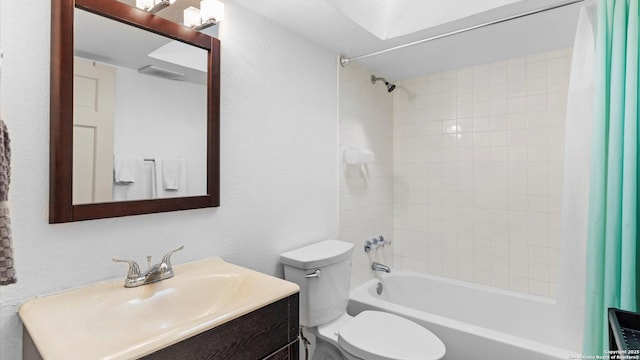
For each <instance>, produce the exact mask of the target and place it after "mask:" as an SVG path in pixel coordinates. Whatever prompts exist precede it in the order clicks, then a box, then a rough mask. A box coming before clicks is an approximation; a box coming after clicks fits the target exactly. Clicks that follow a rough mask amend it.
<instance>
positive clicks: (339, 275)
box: [280, 240, 353, 327]
mask: <svg viewBox="0 0 640 360" xmlns="http://www.w3.org/2000/svg"><path fill="white" fill-rule="evenodd" d="M352 251H353V244H351V243H348V242H344V241H338V240H325V241H322V242H319V243H316V244H312V245H309V246H305V247H302V248H299V249H296V250H292V251H289V252H286V253H284V254H281V255H280V261H281V262H282V263H283V264H284V277H285V279H286V280H288V281H291V282H294V283H296V284H298V285H299V286H300V325H303V326H307V327H312V326H317V325H320V324H323V323H326V322H328V321H331V320H333V319H336V318H337V317H339V316H340V315H342V314H344V313H345V311H346V309H347V302H348V301H349V286H350V280H351V253H352ZM317 270H319V271H317ZM315 274H317V276H315Z"/></svg>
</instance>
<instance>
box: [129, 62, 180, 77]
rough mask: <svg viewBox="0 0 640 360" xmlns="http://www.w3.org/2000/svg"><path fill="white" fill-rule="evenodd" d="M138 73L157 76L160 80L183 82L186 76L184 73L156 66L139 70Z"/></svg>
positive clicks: (148, 66)
mask: <svg viewBox="0 0 640 360" xmlns="http://www.w3.org/2000/svg"><path fill="white" fill-rule="evenodd" d="M138 72H139V73H140V74H145V75H151V76H156V77H159V78H163V79H169V80H182V79H183V78H184V74H182V73H179V72H176V71H171V70H168V69H163V68H161V67H158V66H155V65H147V66H145V67H141V68H140V69H138Z"/></svg>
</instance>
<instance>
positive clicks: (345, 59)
mask: <svg viewBox="0 0 640 360" xmlns="http://www.w3.org/2000/svg"><path fill="white" fill-rule="evenodd" d="M583 1H585V0H572V1H569V2H566V3H562V4H558V5H552V6H548V7H544V8H539V9H536V10H531V11H527V12H524V13H520V14H516V15H511V16H507V17H504V18H501V19H497V20H491V21H488V22H485V23H482V24H478V25H473V26H470V27H466V28H463V29H459V30H454V31H450V32H448V33H444V34H440V35H436V36H432V37H428V38H426V39H422V40H418V41H413V42H410V43H407V44H403V45H398V46H394V47H390V48H388V49H384V50H379V51H375V52H372V53H369V54H364V55H360V56H355V57H352V58H348V57H346V56H340V65H342V66H347V65H348V64H349V63H350V62H352V61H357V60H361V59H365V58H368V57H372V56H377V55H382V54H385V53H388V52H391V51H396V50H400V49H404V48H407V47H411V46H414V45H419V44H422V43H426V42H429V41H432V40H437V39H442V38H444V37H447V36H451V35H456V34H460V33H463V32H467V31H471V30H475V29H480V28H483V27H486V26H490V25H495V24H500V23H503V22H507V21H510V20H515V19H519V18H522V17H525V16H529V15H535V14H538V13H542V12H545V11H549V10H555V9H558V8H561V7H565V6H569V5H573V4H576V3H579V2H583Z"/></svg>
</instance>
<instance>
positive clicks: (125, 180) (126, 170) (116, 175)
mask: <svg viewBox="0 0 640 360" xmlns="http://www.w3.org/2000/svg"><path fill="white" fill-rule="evenodd" d="M135 165H136V160H135V159H131V158H124V157H121V156H114V159H113V179H114V181H115V183H116V184H118V185H126V184H131V183H134V182H136V177H135V171H136V167H135Z"/></svg>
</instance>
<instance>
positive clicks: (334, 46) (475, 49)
mask: <svg viewBox="0 0 640 360" xmlns="http://www.w3.org/2000/svg"><path fill="white" fill-rule="evenodd" d="M231 1H233V2H235V3H238V4H240V5H242V6H244V7H246V8H247V9H249V10H252V11H254V12H256V13H258V14H260V15H263V16H265V17H266V18H268V19H271V20H273V21H274V22H276V23H278V24H280V25H282V26H284V27H286V28H288V29H290V30H292V31H293V32H295V33H298V34H299V35H300V36H302V37H305V38H307V39H309V40H311V41H313V42H315V43H318V44H320V45H322V46H324V47H326V48H328V49H330V50H332V51H333V52H335V53H336V54H342V55H345V56H346V57H356V56H360V55H363V54H367V53H370V52H374V51H378V50H382V49H386V48H390V47H393V46H398V45H402V44H406V43H409V42H413V41H417V40H421V39H424V38H427V37H431V36H434V35H439V34H442V33H446V32H449V31H453V30H458V29H461V28H465V27H468V26H473V25H477V24H480V23H484V22H487V21H492V20H497V19H500V18H503V17H506V16H512V15H517V14H520V13H523V12H527V11H532V10H536V9H539V8H543V7H547V6H551V5H558V4H563V3H567V2H568V0H304V1H300V0H226V2H231ZM580 6H581V5H580V3H578V4H574V5H568V6H566V7H562V8H559V9H556V10H551V11H547V12H544V13H540V14H536V15H531V16H527V17H524V18H521V19H518V20H513V21H509V22H505V23H501V24H497V25H492V26H489V27H485V28H482V29H477V30H473V31H469V32H466V33H462V34H458V35H454V36H450V37H446V38H443V39H439V40H435V41H432V42H428V43H425V44H422V45H418V46H414V47H410V48H406V49H403V50H400V51H394V52H390V53H387V54H384V55H379V56H375V57H371V58H367V59H363V60H359V61H358V63H359V64H361V65H362V66H365V67H367V68H369V69H371V70H372V71H374V72H375V73H377V74H380V75H383V76H385V77H387V78H389V79H393V80H401V79H405V78H410V77H415V76H418V75H423V74H425V73H431V72H437V71H442V70H446V69H452V68H458V67H463V66H468V65H471V64H480V63H487V62H492V61H496V60H499V59H504V58H507V57H513V56H522V55H526V54H529V53H534V52H540V51H545V50H552V49H558V48H562V47H569V46H571V44H572V43H573V37H574V34H575V29H576V25H577V19H578V11H579V9H580ZM376 23H379V24H380V27H379V28H378V27H376ZM223 26H224V24H223Z"/></svg>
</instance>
